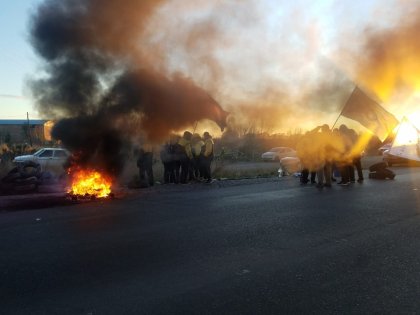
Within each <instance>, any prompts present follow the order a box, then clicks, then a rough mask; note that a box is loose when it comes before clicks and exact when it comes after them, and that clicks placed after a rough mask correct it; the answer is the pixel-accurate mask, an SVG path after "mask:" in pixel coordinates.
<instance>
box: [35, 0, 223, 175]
mask: <svg viewBox="0 0 420 315" xmlns="http://www.w3.org/2000/svg"><path fill="white" fill-rule="evenodd" d="M162 2H163V1H158V0H142V1H132V0H125V1H116V0H109V1H101V0H47V1H44V2H43V3H42V4H41V5H40V6H39V7H38V8H37V10H36V12H35V13H34V15H33V16H32V19H31V24H30V34H31V43H32V45H33V47H34V49H35V51H36V52H37V54H38V55H39V56H40V58H41V59H42V61H43V65H44V68H43V69H44V73H43V74H42V75H40V76H39V77H38V79H36V80H33V81H32V82H31V88H32V91H33V95H34V97H35V99H36V106H37V109H38V110H39V112H40V113H41V114H43V116H45V117H48V118H55V119H57V120H58V122H57V123H56V124H55V126H54V128H53V131H52V135H53V137H54V138H55V139H57V140H60V141H61V142H62V143H63V145H64V146H66V147H67V148H68V149H70V150H71V151H72V152H74V153H75V154H76V156H77V157H78V160H79V161H78V162H79V163H80V164H85V166H87V167H95V168H102V169H106V170H108V171H112V172H113V173H114V174H116V175H117V174H118V173H119V172H120V171H121V170H122V167H123V161H124V154H125V150H126V148H127V144H129V143H130V142H131V141H133V139H134V138H138V137H140V135H141V134H143V135H145V137H146V139H147V141H149V142H152V143H153V142H155V143H157V142H159V141H162V140H163V139H164V138H165V137H167V136H168V135H169V134H170V133H171V132H173V131H178V130H180V129H182V128H187V127H188V126H191V125H193V124H194V122H195V121H198V120H201V119H206V118H207V119H211V120H214V121H215V122H216V123H218V124H219V126H220V127H221V128H223V127H224V126H225V118H226V112H224V111H223V109H222V108H221V107H220V106H219V104H218V103H217V102H216V101H215V100H214V99H213V98H211V97H210V96H209V95H208V94H207V93H206V91H204V90H203V89H201V88H200V87H198V86H197V85H196V84H195V83H194V82H193V81H192V80H191V79H189V78H186V77H183V76H182V75H179V74H178V75H174V76H171V77H168V76H166V75H164V74H162V73H160V72H158V71H157V70H156V67H154V65H151V64H148V63H147V62H146V61H145V60H143V59H142V57H141V53H140V52H139V51H140V50H139V47H138V46H139V45H141V41H140V40H139V38H140V37H141V34H142V31H143V29H144V27H145V25H146V24H147V20H148V17H149V16H150V15H151V14H153V12H154V11H155V10H156V9H158V8H159V6H160V5H161V3H162Z"/></svg>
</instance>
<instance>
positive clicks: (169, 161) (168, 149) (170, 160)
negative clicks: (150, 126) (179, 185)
mask: <svg viewBox="0 0 420 315" xmlns="http://www.w3.org/2000/svg"><path fill="white" fill-rule="evenodd" d="M160 160H161V161H162V164H163V182H164V183H165V184H169V183H175V167H174V148H173V146H172V145H171V143H170V142H167V143H165V144H164V145H163V146H162V149H161V151H160Z"/></svg>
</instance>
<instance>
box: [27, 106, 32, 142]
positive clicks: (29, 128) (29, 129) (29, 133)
mask: <svg viewBox="0 0 420 315" xmlns="http://www.w3.org/2000/svg"><path fill="white" fill-rule="evenodd" d="M26 120H27V122H28V138H29V144H30V146H31V147H32V137H31V127H30V126H29V112H26Z"/></svg>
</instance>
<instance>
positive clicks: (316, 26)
mask: <svg viewBox="0 0 420 315" xmlns="http://www.w3.org/2000/svg"><path fill="white" fill-rule="evenodd" d="M40 2H42V1H35V0H16V1H1V3H0V21H1V22H0V23H1V28H0V38H1V43H0V69H1V76H0V119H13V118H15V119H24V118H26V112H29V115H30V117H32V118H37V117H38V114H37V112H36V110H35V109H34V107H33V103H34V102H33V100H32V99H31V94H30V91H29V90H28V88H27V87H26V84H25V82H26V81H27V79H28V78H30V77H34V76H37V74H38V73H39V72H40V71H41V70H40V69H41V68H40V67H39V65H40V59H38V57H37V56H36V55H35V53H34V52H33V50H32V48H31V46H30V44H29V40H28V20H29V16H30V13H31V12H33V9H34V8H35V7H36V6H37V4H39V3H40ZM168 2H169V4H168V6H167V11H170V10H171V1H168ZM184 2H185V3H188V4H189V6H188V5H185V8H184V11H183V12H182V11H174V12H175V14H174V16H171V18H172V19H173V21H171V20H169V21H165V22H166V23H167V25H169V26H171V25H172V24H171V23H173V25H172V27H174V26H175V25H177V24H176V23H178V25H179V30H177V31H178V33H174V34H175V35H174V34H172V30H169V29H168V33H167V35H165V34H153V21H152V22H151V23H152V27H151V29H149V30H148V31H149V32H150V33H151V34H152V35H150V43H153V42H154V41H157V40H161V39H162V38H164V42H167V43H168V44H167V45H168V46H167V47H165V46H164V45H163V48H162V45H161V46H160V47H161V48H162V49H163V50H165V48H166V51H165V52H164V54H165V58H166V64H167V65H168V67H170V65H172V67H173V68H174V69H173V70H174V71H180V72H182V73H184V74H185V75H186V76H190V77H192V78H193V79H195V80H196V81H198V82H199V83H200V84H201V85H202V86H204V88H206V89H208V90H209V91H210V92H213V91H216V89H214V87H212V86H211V80H213V79H214V76H216V74H214V73H213V75H214V76H206V75H203V74H202V73H200V72H199V71H198V70H197V69H196V68H195V67H194V63H192V62H191V61H190V60H188V62H185V63H184V62H183V61H182V60H187V57H186V54H187V53H189V51H188V50H183V49H181V48H179V47H177V46H176V45H172V44H173V43H171V44H169V43H170V41H171V39H172V40H174V41H176V40H184V38H182V37H181V36H180V35H179V34H181V33H182V27H183V26H184V25H183V24H180V22H179V21H182V22H183V23H185V24H188V22H186V21H187V20H186V18H185V16H187V17H189V15H187V14H186V13H185V12H191V15H190V16H191V20H200V19H211V18H212V14H213V15H214V16H215V17H216V18H219V17H220V16H221V17H220V21H221V23H223V28H224V29H225V31H226V34H227V35H226V36H225V37H221V36H220V35H219V36H218V37H217V40H220V39H222V40H226V41H227V40H229V39H231V38H230V37H231V36H232V34H231V33H233V34H237V35H238V36H237V37H236V38H235V40H233V41H232V42H231V44H230V45H225V46H224V47H223V48H224V49H223V50H222V49H221V50H220V51H218V50H217V47H215V48H216V50H215V52H214V54H213V56H212V57H214V58H215V59H216V60H217V61H218V62H219V63H220V65H219V66H220V67H221V68H223V70H224V73H226V72H227V69H231V71H230V72H231V73H232V75H231V76H226V75H224V76H223V78H218V79H219V80H220V81H219V83H220V82H224V83H225V85H224V86H226V87H227V88H226V89H229V91H226V90H223V89H221V88H220V85H219V86H218V88H217V91H216V92H215V93H216V94H217V95H218V97H217V95H216V97H217V100H218V101H219V102H220V103H221V105H222V106H225V105H226V106H227V107H229V105H232V104H229V101H228V100H227V99H226V104H225V98H224V96H226V95H228V94H229V93H230V94H232V91H235V92H234V93H235V95H237V96H236V99H235V102H238V99H241V96H240V95H239V94H241V93H243V96H242V97H243V99H244V100H246V99H250V98H251V99H252V96H254V97H255V98H258V95H260V94H261V93H262V91H266V90H270V93H273V91H272V90H273V88H274V89H275V86H276V84H277V83H278V84H279V85H280V84H284V85H288V84H289V85H290V87H289V88H288V91H291V90H294V93H300V91H301V90H302V89H305V90H307V86H309V85H311V84H312V85H314V84H315V83H314V82H317V81H318V80H324V78H321V77H322V76H324V75H325V76H330V75H333V74H332V73H331V72H327V71H325V72H320V70H319V69H320V67H319V65H320V64H323V65H324V66H323V67H325V65H327V67H328V68H329V70H328V71H333V72H334V71H336V72H341V71H343V72H345V71H351V70H348V69H346V65H345V62H343V60H345V58H344V57H343V54H341V53H340V54H339V55H340V58H341V60H340V61H337V59H336V58H335V57H336V56H337V51H342V50H343V43H344V47H345V46H346V44H348V47H347V48H348V52H349V54H351V53H352V50H353V46H357V40H358V34H359V33H361V32H362V30H363V29H364V28H366V27H378V28H383V27H385V28H386V27H387V26H388V24H389V25H391V24H392V18H393V16H394V15H395V16H397V15H398V12H399V10H398V6H399V5H401V6H410V5H411V4H416V3H417V2H418V1H415V0H413V1H408V0H359V1H354V0H319V1H310V0H305V1H304V0H297V1H279V0H265V1H262V0H258V1H257V0H255V1H247V3H248V4H249V3H251V4H252V5H250V6H249V7H250V12H247V14H246V15H239V14H238V15H235V6H238V11H240V12H242V13H243V12H244V7H243V5H242V7H241V8H240V9H239V7H240V6H241V5H240V3H241V1H227V0H226V1H203V0H197V1H195V2H194V1H182V0H177V1H172V3H175V4H176V5H174V4H172V6H173V7H174V8H175V7H177V8H178V7H180V4H181V3H184ZM191 3H193V4H194V5H195V6H196V7H195V8H193V9H191V7H192V6H193V5H191ZM238 3H239V4H238ZM198 6H200V10H197V7H198ZM414 6H417V5H414ZM181 7H182V6H181ZM201 8H203V10H202V11H201ZM188 10H191V11H188ZM206 10H207V11H206ZM218 10H221V11H222V10H225V11H224V13H223V14H220V13H219V12H218ZM177 12H178V13H179V12H181V13H183V14H184V18H183V19H180V20H177V16H176V14H177ZM209 12H210V13H209ZM226 12H227V13H226ZM181 13H180V14H181ZM232 13H233V15H234V16H233V18H232V19H231V20H230V16H229V15H230V14H232ZM159 14H165V12H163V13H162V12H160V13H159ZM245 16H246V18H244V17H245ZM253 16H255V19H253ZM261 17H263V18H261ZM157 21H158V22H159V19H157ZM155 23H157V22H156V21H155ZM188 30H189V31H190V30H191V29H190V28H188ZM241 32H243V34H241ZM245 33H246V34H245ZM242 35H244V36H242ZM165 36H167V38H165ZM177 36H178V37H177ZM346 41H347V43H346ZM232 43H233V44H232ZM171 45H172V46H171ZM217 45H218V43H217ZM222 46H223V44H222ZM174 47H175V48H174ZM244 47H245V48H244ZM193 48H194V49H195V50H194V52H195V53H197V54H198V56H201V57H203V58H204V57H208V56H204V55H199V51H198V48H197V47H193ZM343 58H344V59H343ZM243 60H247V61H251V62H250V63H252V64H251V66H249V64H248V65H243V64H241V62H242V61H243ZM259 71H260V72H261V73H258V72H259ZM349 75H350V74H349ZM238 78H244V79H243V80H240V79H238ZM349 79H350V80H354V78H349ZM233 81H235V82H233ZM266 82H269V83H267V86H264V85H265V84H266ZM303 85H305V86H303ZM264 93H265V92H264ZM278 93H280V92H278ZM273 95H276V93H275V92H274V93H273ZM410 98H411V101H413V98H414V101H417V100H420V97H419V96H418V95H414V96H413V95H410ZM277 100H278V98H277V97H274V96H273V99H272V102H274V103H276V102H277ZM268 101H269V100H266V102H265V103H267V102H268ZM270 105H273V104H270ZM274 106H277V105H274ZM278 106H282V105H281V104H280V105H278ZM314 106H315V107H316V105H314ZM339 107H340V105H337V107H332V112H330V113H329V114H330V115H331V117H332V116H334V115H335V114H334V113H333V112H334V110H336V109H337V108H339ZM384 107H387V109H388V110H390V111H393V112H394V114H395V115H396V116H397V118H401V116H402V115H403V114H404V113H403V112H402V109H401V107H397V106H395V105H388V104H385V105H384ZM402 108H403V109H404V110H405V111H410V112H409V113H407V114H411V115H412V117H415V118H417V117H418V118H419V119H420V115H419V114H413V113H414V112H416V109H415V108H414V107H413V105H407V106H405V107H402ZM398 109H400V111H399V112H396V111H398ZM314 113H315V115H316V108H315V109H314ZM337 115H338V112H337ZM416 115H417V116H416Z"/></svg>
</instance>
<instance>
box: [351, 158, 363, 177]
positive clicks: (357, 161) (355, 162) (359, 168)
mask: <svg viewBox="0 0 420 315" xmlns="http://www.w3.org/2000/svg"><path fill="white" fill-rule="evenodd" d="M361 159H362V158H361V157H360V156H358V157H355V158H354V159H353V165H354V166H355V167H356V170H357V177H358V179H359V180H362V179H363V172H362V161H361Z"/></svg>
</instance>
